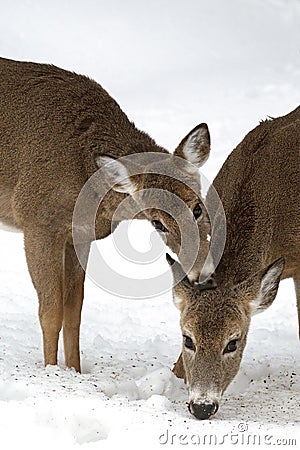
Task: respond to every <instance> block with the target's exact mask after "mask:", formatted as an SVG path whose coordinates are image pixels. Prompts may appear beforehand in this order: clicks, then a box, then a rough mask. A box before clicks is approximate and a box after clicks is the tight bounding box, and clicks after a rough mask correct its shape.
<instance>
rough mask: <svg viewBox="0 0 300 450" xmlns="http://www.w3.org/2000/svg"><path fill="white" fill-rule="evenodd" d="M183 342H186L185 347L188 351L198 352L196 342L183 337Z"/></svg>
mask: <svg viewBox="0 0 300 450" xmlns="http://www.w3.org/2000/svg"><path fill="white" fill-rule="evenodd" d="M183 340H184V346H185V347H186V348H188V349H190V350H193V351H195V350H196V348H195V345H194V342H193V340H192V339H191V338H190V337H189V336H185V335H184V336H183Z"/></svg>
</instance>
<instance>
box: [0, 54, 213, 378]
mask: <svg viewBox="0 0 300 450" xmlns="http://www.w3.org/2000/svg"><path fill="white" fill-rule="evenodd" d="M140 152H154V153H156V154H157V155H158V159H159V157H162V156H165V155H168V152H167V150H165V149H164V148H162V147H160V146H158V145H157V144H156V143H155V142H154V140H153V139H151V138H150V137H149V136H148V135H147V134H146V133H144V132H142V131H139V130H138V129H137V128H136V127H135V126H134V124H133V123H132V122H130V121H129V120H128V118H127V116H126V115H125V114H124V112H123V111H122V110H121V108H120V107H119V105H118V104H117V103H116V102H115V101H114V100H113V99H112V98H111V97H110V96H109V94H108V93H107V92H106V91H105V90H104V89H103V88H102V87H101V86H99V85H98V84H97V83H96V82H95V81H93V80H90V79H89V78H87V77H85V76H81V75H77V74H75V73H71V72H68V71H65V70H62V69H60V68H57V67H55V66H51V65H44V64H35V63H27V62H17V61H11V60H7V59H2V58H0V223H2V224H3V225H4V226H6V227H12V228H14V229H17V230H20V231H22V232H23V233H24V244H25V252H26V259H27V263H28V269H29V272H30V275H31V278H32V281H33V284H34V286H35V288H36V291H37V294H38V298H39V318H40V323H41V327H42V331H43V343H44V360H45V364H56V363H57V346H58V338H59V332H60V330H61V328H63V334H64V349H65V360H66V365H67V366H68V367H74V368H75V369H76V370H78V371H79V370H80V357H79V327H80V317H81V308H82V301H83V285H84V276H85V273H84V270H83V268H82V267H81V265H80V264H79V262H78V259H77V256H76V252H75V249H74V245H73V240H72V215H73V210H74V206H75V202H76V199H77V197H78V194H79V193H80V191H81V189H82V187H83V186H84V185H85V183H86V181H87V180H88V179H89V178H90V177H91V176H92V175H93V174H94V173H95V172H96V171H97V170H98V169H99V167H101V166H102V165H105V164H107V163H109V164H108V169H107V176H108V179H109V180H110V182H111V183H112V185H114V188H113V189H112V190H111V191H110V192H109V193H108V194H107V196H106V197H105V199H104V200H103V202H102V203H101V207H100V208H99V211H98V214H97V220H96V238H97V239H101V238H104V237H105V236H107V235H109V234H110V233H111V231H112V228H113V226H114V225H113V224H112V216H113V213H114V210H115V209H116V207H117V206H118V205H119V204H120V202H121V201H122V200H123V199H124V198H125V197H126V196H131V195H132V194H133V192H134V190H135V189H136V188H139V189H142V188H143V186H144V184H145V183H148V185H150V186H154V187H155V185H156V183H157V182H158V181H159V182H160V183H161V184H162V185H163V188H164V189H165V190H169V191H170V192H172V193H174V194H175V195H178V196H179V197H180V198H181V199H182V200H183V201H184V202H185V204H186V205H187V206H188V208H189V209H190V210H191V214H192V211H193V208H194V207H195V205H197V204H199V203H201V199H200V185H199V181H197V180H196V178H197V177H196V172H194V173H193V175H191V176H190V177H192V178H193V179H194V181H195V184H196V186H197V193H195V192H194V191H193V192H192V190H191V189H182V186H179V184H178V183H177V184H176V183H173V182H172V181H171V180H170V179H167V177H165V178H163V177H158V178H157V177H156V178H155V176H154V175H152V176H151V177H148V178H147V175H146V174H144V175H143V176H141V177H140V178H138V179H136V180H135V182H133V181H132V180H131V178H130V176H129V175H128V173H127V172H126V168H125V167H124V166H122V164H120V163H118V161H117V159H118V158H120V157H122V156H126V155H131V154H134V153H140ZM208 153H209V132H208V129H207V126H206V125H205V124H201V125H199V126H198V127H196V128H195V129H194V130H192V132H191V133H189V134H188V135H187V136H186V138H184V139H183V141H182V142H181V143H180V145H179V146H178V148H177V149H176V151H175V155H176V156H178V157H180V158H182V160H184V161H185V162H186V163H188V162H192V163H194V164H195V165H196V166H197V167H200V165H201V164H202V162H203V161H204V160H205V159H206V158H207V157H208ZM103 158H104V159H103ZM124 174H125V176H124ZM126 174H127V175H128V176H127V177H126ZM188 175H189V171H188V170H187V171H186V176H188ZM104 181H105V180H103V183H104ZM153 214H154V213H153ZM141 216H142V218H146V219H148V220H150V221H152V222H153V223H155V224H157V223H158V222H159V221H162V222H164V225H165V227H164V229H165V231H166V235H167V243H168V245H169V246H170V247H171V248H173V249H174V251H178V248H179V247H180V235H179V233H178V230H177V229H176V227H175V226H174V225H173V222H172V221H170V220H171V219H170V218H169V216H168V215H167V214H164V212H163V211H162V212H160V211H157V210H156V211H155V216H152V215H151V211H150V212H149V211H148V212H147V214H146V215H143V214H141V215H140V217H141ZM154 219H155V221H156V222H154ZM159 223H160V222H159ZM83 245H85V246H86V254H87V255H88V252H89V245H90V242H86V243H84V244H83ZM198 275H199V274H198V272H197V270H196V269H194V277H196V278H197V276H198Z"/></svg>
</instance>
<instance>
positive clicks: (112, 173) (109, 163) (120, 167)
mask: <svg viewBox="0 0 300 450" xmlns="http://www.w3.org/2000/svg"><path fill="white" fill-rule="evenodd" d="M96 164H97V166H98V167H99V168H103V170H104V174H105V178H106V181H107V182H108V183H109V184H110V186H111V187H112V189H113V190H114V191H116V192H122V193H123V194H130V195H132V194H134V193H135V192H136V191H138V190H139V189H140V185H139V183H138V177H137V176H135V177H130V176H129V174H128V171H127V169H126V167H125V166H124V164H122V163H121V162H120V161H118V160H117V159H113V158H110V157H109V156H98V157H97V158H96Z"/></svg>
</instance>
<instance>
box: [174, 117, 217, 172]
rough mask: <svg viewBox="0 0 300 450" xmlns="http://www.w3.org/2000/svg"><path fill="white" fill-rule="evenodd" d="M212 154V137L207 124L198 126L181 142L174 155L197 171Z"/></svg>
mask: <svg viewBox="0 0 300 450" xmlns="http://www.w3.org/2000/svg"><path fill="white" fill-rule="evenodd" d="M209 153H210V135H209V130H208V126H207V125H206V123H201V124H200V125H197V126H196V127H195V128H194V129H193V130H192V131H190V132H189V134H188V135H187V136H186V137H185V138H184V139H183V140H182V141H181V142H180V144H179V145H178V147H177V148H176V150H175V152H174V155H175V156H179V157H180V158H183V159H185V160H186V161H187V162H189V163H190V164H193V165H194V166H195V167H196V168H197V169H199V167H201V166H202V165H203V164H204V163H205V161H206V160H207V159H208V157H209Z"/></svg>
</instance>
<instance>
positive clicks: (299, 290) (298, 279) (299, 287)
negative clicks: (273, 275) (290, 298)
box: [293, 273, 300, 339]
mask: <svg viewBox="0 0 300 450" xmlns="http://www.w3.org/2000/svg"><path fill="white" fill-rule="evenodd" d="M293 279H294V284H295V290H296V298H297V311H298V330H299V339H300V273H297V274H296V275H295V276H294V277H293Z"/></svg>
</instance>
